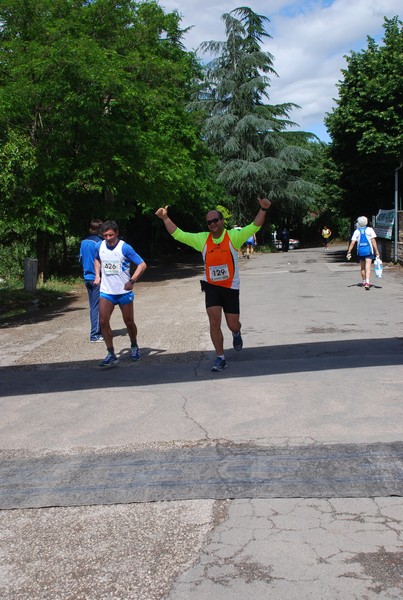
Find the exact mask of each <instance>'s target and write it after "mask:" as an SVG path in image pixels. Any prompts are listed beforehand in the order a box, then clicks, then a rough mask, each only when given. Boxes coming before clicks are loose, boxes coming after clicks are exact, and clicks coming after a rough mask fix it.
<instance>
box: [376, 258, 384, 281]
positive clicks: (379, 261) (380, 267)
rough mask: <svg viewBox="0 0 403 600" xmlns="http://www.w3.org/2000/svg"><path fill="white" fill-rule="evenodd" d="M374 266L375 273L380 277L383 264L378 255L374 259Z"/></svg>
mask: <svg viewBox="0 0 403 600" xmlns="http://www.w3.org/2000/svg"><path fill="white" fill-rule="evenodd" d="M374 267H375V275H376V276H377V277H379V278H380V277H382V270H383V265H382V261H381V259H380V258H379V256H377V257H376V258H375V260H374Z"/></svg>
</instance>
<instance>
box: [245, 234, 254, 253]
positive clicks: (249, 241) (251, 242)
mask: <svg viewBox="0 0 403 600" xmlns="http://www.w3.org/2000/svg"><path fill="white" fill-rule="evenodd" d="M255 246H256V235H255V234H253V235H251V236H250V237H248V239H247V240H246V258H250V257H251V256H252V254H253V253H254V251H255Z"/></svg>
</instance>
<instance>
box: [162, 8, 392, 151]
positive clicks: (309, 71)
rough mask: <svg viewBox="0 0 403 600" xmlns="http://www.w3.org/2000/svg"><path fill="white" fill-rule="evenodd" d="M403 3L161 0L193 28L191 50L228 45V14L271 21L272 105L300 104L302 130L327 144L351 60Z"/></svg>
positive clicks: (297, 118)
mask: <svg viewBox="0 0 403 600" xmlns="http://www.w3.org/2000/svg"><path fill="white" fill-rule="evenodd" d="M401 2H402V0H333V1H330V0H328V1H326V0H322V1H320V0H305V2H301V1H293V0H290V1H289V2H287V1H286V0H263V1H262V0H253V1H250V2H246V3H245V4H243V3H239V4H238V3H234V2H228V1H221V2H214V1H213V0H204V1H203V2H200V0H161V2H160V4H161V6H163V7H164V8H165V9H167V10H177V11H178V12H179V14H181V15H182V21H181V26H182V27H183V28H185V27H189V26H193V28H192V29H191V31H189V33H188V34H187V35H186V37H185V39H184V43H185V45H186V47H187V48H188V49H189V50H195V49H196V48H197V47H198V46H199V44H200V43H201V42H203V41H208V40H224V39H225V32H224V23H223V21H222V19H221V16H222V14H224V13H226V12H230V11H231V10H233V9H234V8H236V7H238V6H245V5H246V6H249V7H250V8H251V9H252V10H254V11H255V12H256V13H259V14H262V15H265V16H267V17H268V18H269V19H270V23H267V26H266V30H267V32H268V33H269V34H270V35H271V36H272V39H268V40H267V42H266V43H265V49H266V50H267V51H269V52H270V53H271V54H273V55H274V69H275V70H276V72H277V74H278V75H279V77H278V78H277V77H273V78H272V85H271V88H270V90H269V93H270V98H271V102H273V103H282V102H294V103H295V104H299V105H300V106H301V109H300V110H298V111H295V112H293V113H292V114H291V118H292V119H293V120H295V121H296V122H297V123H298V124H299V125H300V127H301V128H302V129H304V130H307V131H312V132H314V133H316V134H317V135H319V136H320V137H321V138H322V139H324V140H327V139H328V138H327V134H326V132H325V128H324V125H323V119H324V116H325V113H326V112H330V111H331V109H332V107H333V105H334V102H333V98H335V97H336V96H337V87H336V84H337V82H338V81H339V80H341V79H342V74H341V69H342V68H344V67H345V58H344V56H345V55H348V54H349V53H350V51H351V50H354V51H359V50H361V49H364V48H366V45H367V36H370V37H374V38H375V39H376V40H377V41H380V38H381V37H382V35H383V22H384V16H386V17H388V18H392V17H393V16H396V15H399V10H401Z"/></svg>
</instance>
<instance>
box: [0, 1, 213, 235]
mask: <svg viewBox="0 0 403 600" xmlns="http://www.w3.org/2000/svg"><path fill="white" fill-rule="evenodd" d="M182 36H183V30H181V29H180V18H179V15H178V14H177V13H176V12H172V13H167V14H166V13H164V11H163V9H162V8H161V7H160V6H159V5H158V3H157V2H154V1H147V2H133V1H131V0H121V1H120V2H116V1H114V0H92V1H85V0H3V1H2V3H1V5H0V165H1V167H2V176H1V177H0V211H1V212H0V218H1V219H2V228H3V232H4V233H7V231H10V232H15V231H18V228H17V224H21V223H29V226H30V231H31V235H32V232H33V231H36V232H37V234H38V238H43V237H45V238H46V237H49V235H52V234H53V235H59V234H60V231H61V230H63V229H67V230H68V231H70V232H73V233H74V232H78V231H80V232H81V231H83V229H84V227H83V223H85V225H86V224H87V222H88V221H89V219H90V218H91V217H92V216H94V215H96V216H99V217H101V218H102V217H107V216H109V217H113V218H116V219H118V220H120V219H121V220H123V219H128V218H129V217H133V216H134V215H139V214H147V213H148V212H151V211H152V210H153V208H154V207H156V206H159V205H160V202H161V193H163V194H164V200H165V199H169V201H170V202H171V203H179V204H182V205H183V207H184V209H185V210H186V209H187V210H190V207H191V205H192V203H193V201H194V198H195V197H201V199H202V200H201V202H203V199H205V198H206V197H208V196H209V193H210V189H209V183H208V182H206V181H205V175H206V171H208V169H209V167H208V165H209V161H210V156H209V155H208V153H207V151H206V149H205V145H204V143H203V142H202V140H201V138H200V135H199V133H200V132H199V129H198V124H197V123H195V121H194V119H193V117H192V115H190V113H189V111H187V110H186V104H187V102H188V101H189V98H190V85H191V81H192V80H193V79H194V78H195V77H196V76H197V73H198V69H199V67H198V63H197V61H196V59H195V56H194V54H193V53H189V52H186V51H185V50H184V48H183V46H182V43H181V38H182ZM10 201H12V203H13V211H10ZM205 202H207V200H205ZM4 228H5V229H4Z"/></svg>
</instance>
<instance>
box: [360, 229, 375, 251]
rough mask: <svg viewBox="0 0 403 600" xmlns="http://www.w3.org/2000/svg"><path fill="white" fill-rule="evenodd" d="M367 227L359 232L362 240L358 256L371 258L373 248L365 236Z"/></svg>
mask: <svg viewBox="0 0 403 600" xmlns="http://www.w3.org/2000/svg"><path fill="white" fill-rule="evenodd" d="M366 229H367V228H366V227H359V228H358V230H359V232H360V239H359V240H358V243H357V254H358V256H361V257H365V256H371V254H372V246H371V244H370V243H369V240H368V238H367V236H366V234H365V231H366Z"/></svg>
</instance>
